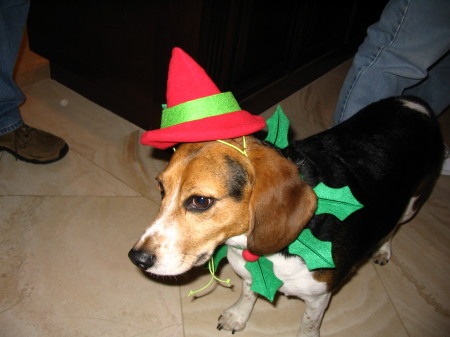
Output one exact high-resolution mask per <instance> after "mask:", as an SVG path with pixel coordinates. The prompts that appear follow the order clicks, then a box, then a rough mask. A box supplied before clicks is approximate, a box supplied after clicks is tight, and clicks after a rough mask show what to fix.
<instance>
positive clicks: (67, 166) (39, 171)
mask: <svg viewBox="0 0 450 337" xmlns="http://www.w3.org/2000/svg"><path fill="white" fill-rule="evenodd" d="M0 177H1V179H0V195H54V196H55V195H73V196H76V195H80V196H81V195H84V196H139V195H140V194H139V193H137V192H136V191H135V190H133V189H132V188H130V187H129V186H127V185H126V184H125V183H123V182H122V181H120V180H119V179H117V178H116V177H114V176H112V175H110V174H109V173H108V172H106V171H104V170H102V169H101V168H99V167H98V166H96V165H95V164H94V163H92V162H91V161H89V160H87V159H85V158H84V157H82V156H81V155H80V154H78V153H77V152H76V151H75V150H73V149H72V150H70V151H69V153H68V154H67V155H66V157H65V158H64V159H62V160H60V161H58V162H56V163H53V164H51V165H33V164H29V163H25V162H22V161H18V160H16V159H15V158H14V157H13V156H11V155H10V154H8V153H4V152H0Z"/></svg>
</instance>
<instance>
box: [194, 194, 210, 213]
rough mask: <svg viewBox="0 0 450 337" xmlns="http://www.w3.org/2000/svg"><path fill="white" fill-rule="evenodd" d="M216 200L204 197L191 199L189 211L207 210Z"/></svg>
mask: <svg viewBox="0 0 450 337" xmlns="http://www.w3.org/2000/svg"><path fill="white" fill-rule="evenodd" d="M213 202H214V199H212V198H207V197H202V196H195V197H192V198H191V202H190V203H189V205H188V209H190V210H199V211H200V210H201V211H203V210H206V209H208V208H209V207H211V205H212V204H213Z"/></svg>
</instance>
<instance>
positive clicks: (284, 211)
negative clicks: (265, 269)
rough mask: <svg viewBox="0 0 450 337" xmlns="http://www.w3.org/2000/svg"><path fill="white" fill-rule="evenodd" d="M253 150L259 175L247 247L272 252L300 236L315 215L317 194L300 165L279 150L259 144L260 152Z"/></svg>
mask: <svg viewBox="0 0 450 337" xmlns="http://www.w3.org/2000/svg"><path fill="white" fill-rule="evenodd" d="M250 153H252V156H251V157H252V158H251V162H252V165H253V169H254V174H255V176H254V186H253V190H252V194H251V198H250V214H251V221H252V223H251V227H250V231H249V233H248V234H247V248H248V250H249V251H250V252H251V253H253V254H256V255H265V254H271V253H275V252H277V251H279V250H281V249H283V248H284V247H286V246H287V245H289V244H290V243H291V242H293V241H294V240H295V239H296V238H297V236H298V235H299V234H300V232H301V230H302V229H303V227H304V226H305V225H306V224H307V223H308V221H309V220H310V218H311V217H312V216H313V214H314V212H315V210H316V206H317V198H316V195H315V193H314V191H313V190H312V188H311V187H310V186H309V185H308V184H306V183H305V182H304V181H303V180H302V179H301V177H300V175H299V173H298V170H297V167H296V166H295V165H294V164H293V163H292V162H290V161H289V160H288V159H286V158H284V157H282V156H281V155H279V154H278V153H277V152H276V151H275V150H273V149H270V148H266V147H263V146H259V147H258V149H257V153H256V154H255V150H253V151H252V152H250Z"/></svg>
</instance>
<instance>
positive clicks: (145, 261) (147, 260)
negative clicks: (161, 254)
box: [128, 248, 156, 270]
mask: <svg viewBox="0 0 450 337" xmlns="http://www.w3.org/2000/svg"><path fill="white" fill-rule="evenodd" d="M128 257H129V258H130V260H131V262H133V263H134V264H135V265H136V266H138V267H139V268H141V269H143V270H147V269H148V268H150V267H151V266H153V265H154V264H155V260H156V256H155V255H152V254H149V253H148V252H146V251H144V250H136V249H134V248H133V249H131V250H130V251H129V253H128Z"/></svg>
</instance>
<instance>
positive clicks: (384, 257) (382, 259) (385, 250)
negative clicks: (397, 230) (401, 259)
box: [372, 243, 391, 266]
mask: <svg viewBox="0 0 450 337" xmlns="http://www.w3.org/2000/svg"><path fill="white" fill-rule="evenodd" d="M390 259H391V245H390V243H385V244H383V245H382V246H381V247H380V248H379V249H378V250H377V251H376V252H375V253H374V254H373V255H372V261H373V262H374V263H376V264H379V265H381V266H384V265H385V264H386V263H388V262H389V260H390Z"/></svg>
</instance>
